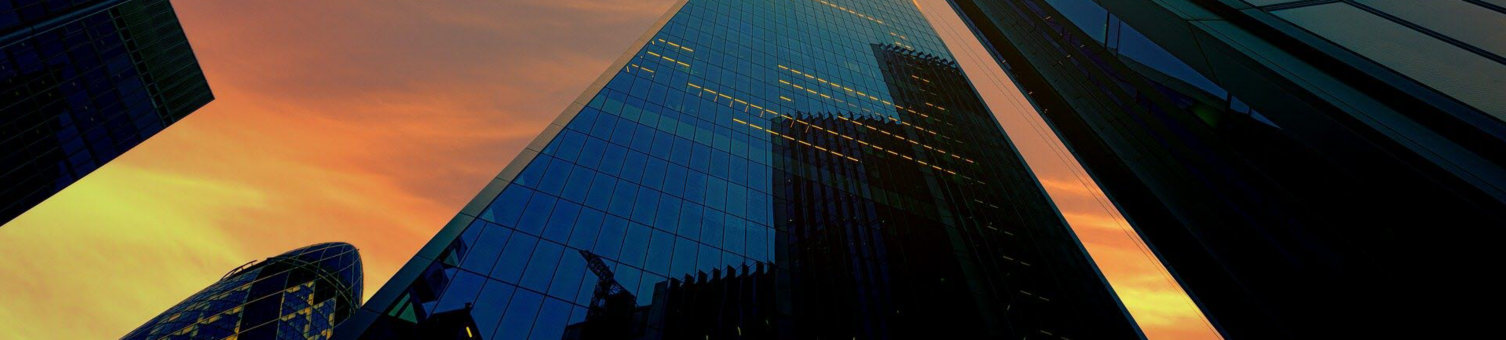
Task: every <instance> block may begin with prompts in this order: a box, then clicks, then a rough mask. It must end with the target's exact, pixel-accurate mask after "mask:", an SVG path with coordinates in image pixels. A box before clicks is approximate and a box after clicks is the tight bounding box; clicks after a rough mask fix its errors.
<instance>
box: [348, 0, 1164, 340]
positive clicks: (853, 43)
mask: <svg viewBox="0 0 1506 340" xmlns="http://www.w3.org/2000/svg"><path fill="white" fill-rule="evenodd" d="M659 25H660V26H659V27H660V28H657V29H656V30H655V31H653V32H651V33H650V34H649V35H647V36H645V37H644V38H643V39H641V40H640V41H639V42H638V44H640V47H638V48H635V49H634V50H633V51H631V53H629V54H627V55H625V56H624V57H623V58H622V59H619V60H618V61H617V63H616V64H615V65H614V66H613V68H612V69H611V70H610V71H609V73H607V74H604V75H603V76H602V78H600V80H599V81H598V82H597V84H595V85H593V87H592V88H591V89H589V90H588V91H587V92H586V94H584V95H583V97H582V98H581V99H580V100H578V101H577V102H575V103H573V104H572V105H571V106H570V107H569V108H567V109H566V111H565V114H564V115H562V116H561V117H560V118H559V119H558V120H557V121H556V122H555V123H554V124H552V125H550V126H549V127H548V128H547V129H546V130H545V132H544V133H543V134H542V135H541V136H539V138H538V139H536V140H535V142H534V143H533V144H531V145H530V146H529V147H528V148H527V149H525V150H524V151H523V154H522V155H521V156H519V158H518V159H516V160H515V161H514V162H513V163H512V165H510V166H509V167H508V168H507V169H505V170H503V172H502V174H501V175H499V176H498V178H497V179H496V180H494V181H493V183H492V184H491V185H490V186H488V187H487V188H486V189H485V190H483V191H482V193H481V194H479V195H478V196H477V197H476V199H475V200H474V201H472V202H471V204H470V205H469V206H467V207H466V208H465V209H463V210H462V211H461V213H460V214H459V215H458V216H457V217H456V218H455V219H454V220H452V221H451V222H450V224H449V225H447V226H446V227H445V228H444V229H443V230H441V231H440V233H439V234H438V235H437V236H435V238H434V239H433V240H431V241H430V243H429V244H428V245H426V246H425V248H424V249H422V250H421V251H420V252H419V254H418V256H416V257H415V258H414V259H413V260H411V261H410V262H409V263H408V264H407V265H405V266H404V268H403V269H402V270H400V271H399V272H398V274H397V275H396V276H395V277H394V278H393V279H392V280H391V281H389V282H390V283H389V284H387V285H386V286H385V287H383V289H382V290H380V291H378V292H377V294H376V295H375V296H374V297H373V299H372V302H371V303H369V304H367V305H366V306H365V307H363V308H362V309H361V311H360V312H359V313H358V315H357V316H356V317H355V318H352V319H351V321H350V322H347V323H345V324H342V325H341V326H340V328H339V329H338V330H337V332H336V335H337V336H338V337H342V338H393V337H426V336H427V337H445V338H452V337H454V338H486V339H491V338H502V339H512V338H530V339H559V338H582V339H585V338H593V339H599V338H615V339H624V338H641V339H654V338H681V337H694V336H695V335H696V334H697V333H703V334H700V335H701V336H700V337H698V338H704V337H709V336H712V335H711V333H716V334H723V335H724V334H733V333H738V332H741V331H743V330H746V331H747V333H742V334H749V335H747V336H756V337H761V338H816V337H821V338H852V337H857V338H915V337H946V336H953V337H963V338H977V337H1024V336H1030V337H1038V336H1045V337H1061V338H1133V337H1137V336H1139V335H1138V330H1137V329H1136V328H1135V326H1134V325H1133V323H1132V322H1131V321H1130V320H1129V317H1128V315H1127V314H1126V313H1125V312H1124V310H1123V308H1122V307H1121V306H1119V304H1118V301H1117V300H1116V298H1115V296H1114V295H1113V294H1112V292H1111V291H1110V290H1109V288H1108V287H1107V284H1106V283H1105V282H1104V281H1103V279H1102V278H1101V276H1100V275H1099V274H1098V273H1097V272H1096V268H1095V267H1094V266H1093V264H1092V262H1091V261H1090V260H1089V259H1088V257H1087V255H1086V252H1085V251H1084V250H1083V248H1082V247H1081V245H1080V244H1079V243H1078V242H1077V240H1076V239H1075V238H1074V237H1073V235H1072V234H1071V233H1070V231H1069V230H1068V229H1067V227H1066V225H1065V223H1064V222H1063V221H1062V219H1061V217H1060V216H1059V215H1058V214H1057V212H1056V211H1055V209H1054V207H1053V206H1052V205H1051V204H1050V203H1049V201H1047V199H1046V197H1045V195H1044V193H1043V191H1042V189H1041V188H1040V185H1039V184H1038V183H1037V182H1036V181H1035V179H1034V177H1033V176H1031V174H1030V173H1029V170H1028V169H1027V168H1025V167H1024V165H1023V162H1022V161H1021V160H1020V158H1019V156H1018V155H1017V154H1016V153H1015V152H1014V149H1013V146H1012V145H1011V144H1010V142H1009V141H1008V140H1007V138H1006V137H1005V136H1004V134H1003V132H1002V130H1001V129H1000V128H999V126H998V123H997V121H995V120H994V119H993V118H992V117H993V116H992V114H990V113H989V112H988V111H987V110H986V109H985V108H984V107H983V105H982V104H981V100H980V99H979V98H978V95H977V93H975V92H974V90H973V89H972V87H971V86H970V85H969V84H968V81H967V79H966V78H965V77H964V76H963V75H962V74H961V71H960V70H959V69H957V67H956V66H955V65H954V64H953V63H951V62H950V61H949V60H948V59H949V58H950V55H949V52H948V51H947V50H946V49H945V47H943V45H942V43H941V41H940V39H939V38H938V37H937V36H936V34H935V32H934V31H933V30H932V28H931V27H930V25H929V24H928V23H927V22H926V21H925V20H924V18H923V17H922V16H921V14H920V13H919V11H918V10H917V9H916V8H915V7H914V4H913V3H911V2H909V1H902V0H896V1H842V0H837V1H832V0H798V1H742V0H693V1H688V2H686V3H683V4H681V5H679V6H676V7H675V8H673V9H672V10H671V13H670V15H669V16H667V17H666V18H664V19H662V20H661V22H660V23H659ZM587 252H588V253H590V254H593V255H589V256H581V255H584V254H586V253H587ZM598 256H599V258H600V261H601V263H602V264H603V265H602V266H600V267H601V268H598V267H597V266H596V265H594V264H592V261H591V260H588V259H590V258H593V257H598ZM748 266H752V267H762V268H764V269H763V270H755V271H754V272H752V273H750V272H749V271H748V268H749V267H748ZM730 268H743V269H742V270H734V269H730ZM734 272H735V273H740V274H734ZM606 273H610V274H606ZM708 276H709V277H711V278H710V279H705V277H708ZM603 278H610V279H611V280H612V281H611V282H612V283H613V284H608V285H605V287H607V288H598V287H603V285H600V284H599V282H598V280H602V279H603ZM680 278H684V279H683V280H681V279H680ZM729 285H730V286H729ZM617 286H620V289H619V288H616V287H617ZM731 286H736V287H740V288H736V289H733V287H731ZM656 287H657V288H656ZM733 292H738V293H736V294H734V293H733ZM760 292H762V293H760ZM745 293H746V294H747V295H744V294H745ZM698 297H699V298H698ZM716 297H723V298H724V299H723V300H718V301H715V302H712V301H708V300H704V299H702V298H716ZM633 300H636V301H633ZM603 301H604V302H603ZM624 303H627V304H632V306H625V305H624ZM624 307H631V308H624ZM695 309H706V310H704V311H698V310H695ZM713 312H718V313H721V312H727V313H730V312H737V313H748V314H745V316H750V317H730V316H725V317H723V316H711V315H704V314H705V313H713ZM457 313H461V314H464V316H465V317H464V318H461V320H462V321H463V322H456V321H455V320H456V318H454V316H455V315H456V314H457ZM591 315H597V316H598V317H596V318H594V319H593V318H592V317H591ZM749 322H751V323H752V324H744V323H749ZM441 324H445V325H449V326H448V327H449V328H446V327H442V326H440V325H441ZM472 327H474V328H472ZM603 329H618V330H623V331H622V332H619V333H611V332H605V333H604V332H602V330H603Z"/></svg>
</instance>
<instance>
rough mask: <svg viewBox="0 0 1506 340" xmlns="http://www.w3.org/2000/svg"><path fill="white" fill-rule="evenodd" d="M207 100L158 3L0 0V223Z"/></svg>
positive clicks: (168, 13) (165, 6)
mask: <svg viewBox="0 0 1506 340" xmlns="http://www.w3.org/2000/svg"><path fill="white" fill-rule="evenodd" d="M213 99H214V96H213V94H212V93H210V90H209V85H208V83H207V82H206V81H205V79H204V74H203V72H202V71H201V70H200V69H199V65H198V62H197V61H196V60H195V59H194V55H193V50H192V49H191V48H190V47H189V45H188V39H187V37H186V36H184V34H183V28H182V26H180V25H179V24H178V19H177V16H176V15H175V14H174V13H173V9H172V5H171V4H170V3H169V2H168V1H167V0H93V1H41V0H4V1H0V183H5V185H3V186H0V224H4V223H5V222H9V221H10V220H11V219H13V218H15V217H16V216H18V215H20V214H21V213H23V212H25V211H26V210H27V209H30V208H31V207H32V206H35V205H37V204H38V203H41V202H42V201H43V200H46V199H47V198H48V197H51V196H52V194H54V193H57V192H58V191H60V190H62V189H63V188H65V187H67V186H68V185H69V184H72V183H73V182H75V181H77V180H78V179H79V178H82V177H83V176H84V175H87V174H88V173H89V172H91V171H94V169H97V168H99V167H100V166H102V165H104V164H105V163H106V162H109V161H110V160H112V159H115V157H117V156H120V154H122V153H124V152H125V151H126V150H129V149H130V148H132V147H134V146H136V145H137V144H140V143H141V142H142V141H144V140H146V139H147V138H149V137H151V136H152V135H154V134H156V133H157V132H159V131H162V129H164V128H166V127H167V126H168V125H171V124H173V123H174V122H177V121H178V120H180V119H182V118H183V117H185V116H187V115H188V114H189V113H192V112H194V110H197V109H198V108H200V107H202V106H204V105H205V104H207V103H209V102H210V101H211V100H213Z"/></svg>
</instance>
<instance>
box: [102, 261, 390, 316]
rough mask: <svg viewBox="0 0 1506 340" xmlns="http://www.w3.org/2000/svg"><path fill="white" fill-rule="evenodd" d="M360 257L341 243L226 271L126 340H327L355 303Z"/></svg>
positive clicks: (357, 295) (357, 297)
mask: <svg viewBox="0 0 1506 340" xmlns="http://www.w3.org/2000/svg"><path fill="white" fill-rule="evenodd" d="M362 279H363V277H362V271H361V256H360V254H359V253H358V252H357V251H356V248H355V247H352V246H351V245H349V244H345V243H320V244H315V245H311V246H307V247H303V248H298V249H294V250H292V251H289V252H287V253H283V254H282V255H277V256H273V257H270V258H267V259H266V260H263V261H261V262H253V263H247V264H246V265H244V266H241V267H240V268H236V269H235V270H232V271H230V272H229V273H226V274H225V277H224V278H221V279H220V281H219V282H215V283H214V284H213V285H210V286H209V287H206V288H204V290H201V291H199V292H198V293H195V294H194V295H193V296H189V297H188V298H187V299H184V300H183V302H179V303H178V304H177V305H175V306H173V307H172V308H169V309H168V310H167V311H164V312H162V314H161V315H158V316H157V317H155V318H152V319H151V320H149V321H147V322H146V324H143V325H141V327H138V328H136V330H134V331H131V333H129V334H126V335H125V336H124V337H122V338H124V339H227V338H230V339H328V338H329V337H330V335H331V332H332V331H333V330H334V327H335V324H338V323H340V322H341V321H344V320H345V319H346V318H349V317H350V315H351V314H352V313H354V312H355V310H356V307H357V306H358V305H359V304H360V302H361V282H362Z"/></svg>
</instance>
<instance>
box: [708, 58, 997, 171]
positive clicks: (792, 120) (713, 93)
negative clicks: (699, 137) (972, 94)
mask: <svg viewBox="0 0 1506 340" xmlns="http://www.w3.org/2000/svg"><path fill="white" fill-rule="evenodd" d="M686 85H687V86H689V87H692V88H696V89H700V90H701V92H705V93H707V94H711V98H712V101H713V102H717V99H716V98H727V99H730V101H728V105H732V103H741V104H743V105H744V108H743V110H744V112H746V111H747V110H749V109H751V108H753V107H754V105H753V104H750V103H748V102H747V101H745V100H742V99H741V98H734V97H732V96H731V95H728V94H726V93H720V92H717V91H716V90H712V89H708V88H705V87H703V86H700V85H697V84H694V83H686ZM697 96H699V94H698V95H697ZM757 110H758V111H759V115H760V116H762V115H763V113H769V114H773V115H774V116H777V117H781V118H784V119H787V120H789V121H790V125H791V126H794V125H795V124H801V125H805V126H806V129H812V128H814V129H816V130H818V131H825V132H826V133H829V134H832V135H835V136H838V137H842V138H845V139H848V140H853V141H857V142H858V144H860V145H862V146H864V147H868V148H872V149H874V150H875V151H883V152H888V153H889V154H890V155H894V156H899V157H901V158H904V159H906V160H909V161H913V162H916V163H918V164H920V165H921V166H927V167H931V168H935V169H936V170H939V171H944V172H946V173H948V174H951V175H956V176H959V177H961V178H963V179H966V180H969V181H974V182H978V183H980V184H984V183H983V182H982V181H978V180H975V179H972V178H971V177H967V176H965V175H958V174H957V172H956V171H952V170H951V169H946V168H942V167H939V166H936V165H933V164H929V163H926V162H924V161H921V160H918V159H915V158H914V157H910V156H908V155H901V154H899V153H897V152H894V151H893V150H886V149H884V148H883V147H880V146H878V145H873V144H871V143H868V142H865V141H863V140H861V139H857V138H853V137H852V136H848V135H846V134H842V133H840V132H836V131H833V130H831V129H827V128H823V127H821V126H818V125H815V124H811V123H810V122H806V121H805V120H802V119H798V118H795V117H790V115H787V114H782V113H779V112H776V111H774V110H769V109H765V108H762V107H759V108H758V109H757ZM837 118H838V119H841V120H846V121H848V122H852V123H853V124H857V125H860V126H863V127H867V128H869V129H871V130H874V131H878V132H880V133H883V134H886V135H889V136H892V137H894V138H898V139H900V140H903V141H907V142H910V143H911V144H914V145H920V146H922V147H924V148H926V149H928V150H933V151H936V152H937V153H940V154H944V155H948V156H952V157H953V158H956V159H960V160H963V161H967V162H968V163H974V162H973V160H971V159H967V158H963V157H961V156H958V155H957V154H955V153H946V152H945V151H944V150H941V149H938V148H935V147H931V146H929V145H925V144H920V142H917V141H913V140H909V139H905V138H904V137H902V136H899V135H896V134H892V133H889V132H888V131H884V130H881V129H879V128H876V127H872V126H869V125H867V124H863V123H862V122H859V121H856V120H852V119H849V118H847V117H842V116H837ZM889 119H892V120H896V121H898V120H897V119H894V118H892V117H890V118H889ZM732 121H733V122H736V123H738V124H743V125H747V126H749V127H752V128H754V129H758V130H760V131H765V132H768V133H769V134H771V135H774V136H777V137H781V138H784V139H787V140H790V141H795V142H798V143H800V144H804V145H807V146H810V147H812V148H817V149H818V150H821V151H826V152H830V153H832V154H834V155H837V156H840V157H844V158H847V159H849V160H852V161H854V162H858V159H857V158H853V157H850V156H847V155H844V154H841V153H838V152H835V151H831V150H827V149H826V148H822V147H819V146H816V145H814V144H811V143H810V142H807V141H803V140H798V139H795V138H794V137H792V136H789V135H785V134H780V133H778V132H776V131H774V130H772V129H765V128H763V127H761V126H758V125H756V124H752V123H748V122H746V121H743V120H741V119H737V118H732Z"/></svg>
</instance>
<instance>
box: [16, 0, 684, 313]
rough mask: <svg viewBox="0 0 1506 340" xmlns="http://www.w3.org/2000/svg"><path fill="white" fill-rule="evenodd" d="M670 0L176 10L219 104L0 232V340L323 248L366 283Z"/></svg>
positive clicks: (433, 227) (176, 295)
mask: <svg viewBox="0 0 1506 340" xmlns="http://www.w3.org/2000/svg"><path fill="white" fill-rule="evenodd" d="M670 2H671V1H667V0H647V1H509V2H482V1H474V2H445V3H407V2H393V3H372V2H354V1H339V2H336V1H332V2H256V3H252V2H182V1H180V2H175V3H174V5H175V6H176V8H177V11H178V14H179V17H180V19H181V20H182V22H183V25H184V28H185V30H186V31H187V32H188V36H189V40H190V42H191V43H192V44H193V46H194V50H195V52H196V54H197V56H198V59H199V61H200V63H201V64H202V66H203V68H204V70H205V73H206V76H207V77H208V78H209V81H210V85H211V87H212V88H213V89H214V91H215V94H216V97H218V98H217V99H216V101H215V102H213V103H211V104H210V105H209V106H207V107H205V108H204V109H202V110H200V111H199V112H197V113H194V114H193V115H190V116H189V117H188V118H187V119H184V120H183V121H181V122H179V123H177V124H175V125H174V126H172V127H171V128H169V129H167V130H166V131H164V132H163V133H161V134H158V135H157V136H155V137H153V138H152V139H151V140H149V141H147V142H146V143H143V144H142V145H140V146H138V147H136V148H135V149H134V150H132V151H131V152H128V153H127V154H125V155H124V156H122V157H120V158H119V159H116V160H115V161H113V162H111V163H110V164H108V165H106V166H104V167H103V168H101V169H100V170H98V171H96V172H95V173H94V174H91V175H90V176H88V177H87V178H85V179H84V180H82V181H80V182H78V183H76V184H74V185H73V186H72V187H70V188H69V189H67V190H64V191H63V192H62V193H59V194H58V195H56V196H54V197H53V198H52V199H50V200H48V201H47V202H45V203H43V204H41V205H39V206H38V207H37V208H35V209H33V210H32V211H31V212H28V213H27V214H24V215H23V216H21V217H19V218H17V219H16V220H14V221H12V222H11V223H9V224H7V225H6V226H4V227H0V292H6V297H5V299H4V300H5V302H4V303H0V338H4V339H33V338H90V339H92V338H112V337H119V336H120V335H123V334H124V333H126V332H128V331H130V330H131V329H132V328H134V327H136V326H138V325H140V324H141V323H142V322H144V321H146V320H147V319H148V318H150V317H152V316H154V315H156V314H157V313H159V312H161V311H162V310H165V309H166V308H167V307H168V306H171V305H172V304H174V303H177V302H178V301H180V300H181V299H183V298H185V297H187V296H188V295H189V294H192V293H193V292H195V291H197V290H198V289H201V288H203V287H205V286H207V285H208V284H209V283H211V282H214V281H215V280H217V279H219V277H220V276H221V275H223V274H224V273H225V272H226V271H229V270H230V269H232V268H234V267H236V266H238V265H240V264H242V263H245V262H246V261H249V260H253V259H260V258H264V257H267V256H272V255H276V254H278V253H281V252H283V251H286V250H289V249H293V248H296V247H299V246H303V245H307V244H311V243H316V242H324V241H345V242H350V243H352V244H354V245H356V246H357V247H358V248H360V249H361V251H362V257H363V259H364V260H365V264H366V266H365V269H366V274H367V275H366V278H367V282H366V287H367V289H366V292H367V293H368V294H370V293H373V292H375V291H376V289H377V287H379V286H380V285H381V284H382V283H383V281H385V280H386V279H387V278H389V277H391V276H392V274H393V273H394V272H395V271H396V270H397V268H398V267H399V266H401V265H402V264H403V263H404V262H406V261H407V259H408V258H409V257H411V256H412V255H413V253H414V252H416V251H417V250H418V248H419V247H420V246H421V245H422V244H423V243H424V242H426V241H428V239H429V237H431V236H433V235H434V232H435V231H437V230H438V228H439V227H441V226H442V225H443V224H444V222H445V221H446V220H447V219H449V218H450V217H451V216H453V215H454V214H455V212H456V211H458V210H459V208H460V206H461V205H463V204H464V203H465V201H466V200H468V199H469V198H470V197H471V196H472V195H474V194H475V193H476V191H477V190H480V188H481V186H483V185H484V184H485V183H486V182H487V181H488V180H489V179H490V178H491V177H492V176H495V175H496V172H497V171H498V170H500V169H501V168H502V167H503V166H504V165H505V164H506V162H507V161H508V160H510V159H512V158H513V157H514V156H515V155H516V154H517V153H518V151H519V150H522V148H523V145H524V144H526V142H527V141H528V140H530V139H531V138H532V137H533V136H534V135H535V134H537V133H538V132H539V131H540V130H542V129H543V127H544V125H546V124H548V122H549V121H551V120H552V119H553V117H554V116H555V115H557V114H559V112H560V110H561V109H562V108H564V107H565V105H566V104H567V103H568V102H569V101H570V100H572V99H574V97H575V96H576V95H578V94H579V93H580V91H582V90H583V89H585V87H586V85H587V84H589V82H590V81H591V80H593V79H594V78H595V77H596V76H597V75H598V74H600V72H602V71H603V70H604V69H605V68H606V67H607V64H608V62H609V61H610V60H611V58H614V57H615V56H616V55H617V54H618V53H621V52H622V51H623V50H625V49H626V48H628V44H629V43H631V41H632V39H633V38H634V37H636V36H637V35H638V34H639V33H641V32H642V31H643V30H645V29H647V28H648V25H649V24H650V23H651V22H652V20H653V19H654V18H656V17H657V16H658V15H659V14H660V13H662V12H663V11H664V10H665V9H667V8H668V6H669V5H670ZM17 292H24V293H17ZM79 320H88V323H87V324H86V325H81V324H80V323H79Z"/></svg>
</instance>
